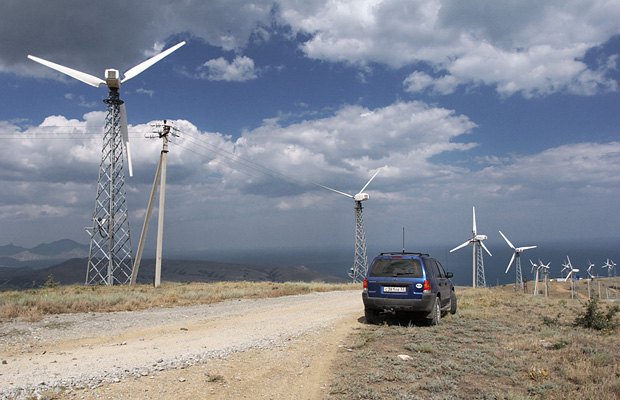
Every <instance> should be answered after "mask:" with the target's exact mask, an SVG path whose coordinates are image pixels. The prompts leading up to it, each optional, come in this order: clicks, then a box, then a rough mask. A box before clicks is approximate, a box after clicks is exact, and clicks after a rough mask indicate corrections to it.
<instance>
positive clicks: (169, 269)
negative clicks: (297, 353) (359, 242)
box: [0, 258, 343, 290]
mask: <svg viewBox="0 0 620 400" xmlns="http://www.w3.org/2000/svg"><path fill="white" fill-rule="evenodd" d="M86 265H87V259H86V258H74V259H70V260H67V261H64V262H62V263H60V264H57V265H53V266H51V267H47V268H40V269H33V268H27V267H21V268H0V290H3V289H5V290H6V289H25V288H33V287H40V286H42V285H43V284H44V283H45V282H46V281H47V280H48V279H49V278H50V277H52V278H53V281H54V282H56V283H58V284H61V285H70V284H83V283H84V281H85V277H86ZM154 274H155V260H153V259H143V260H142V263H141V266H140V270H139V274H138V283H152V282H153V280H154ZM162 279H163V280H165V281H169V282H220V281H251V282H263V281H271V282H293V281H302V282H312V281H322V282H342V281H343V279H342V278H339V277H336V276H331V275H327V274H322V273H319V272H317V271H314V270H312V269H310V268H307V267H304V266H290V267H281V266H252V265H244V264H234V263H222V262H215V261H198V260H165V261H164V262H163V264H162Z"/></svg>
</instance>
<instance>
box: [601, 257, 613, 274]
mask: <svg viewBox="0 0 620 400" xmlns="http://www.w3.org/2000/svg"><path fill="white" fill-rule="evenodd" d="M603 268H607V276H608V277H611V270H612V269H613V270H614V275H615V274H616V263H615V262H613V260H610V259H609V258H608V259H607V261H605V264H604V265H603Z"/></svg>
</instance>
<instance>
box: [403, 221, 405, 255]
mask: <svg viewBox="0 0 620 400" xmlns="http://www.w3.org/2000/svg"><path fill="white" fill-rule="evenodd" d="M403 254H405V227H404V226H403Z"/></svg>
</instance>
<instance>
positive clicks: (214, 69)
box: [199, 56, 257, 82]
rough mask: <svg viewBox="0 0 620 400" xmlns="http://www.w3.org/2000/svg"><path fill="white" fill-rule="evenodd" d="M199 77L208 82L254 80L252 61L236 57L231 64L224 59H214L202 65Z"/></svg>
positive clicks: (254, 72)
mask: <svg viewBox="0 0 620 400" xmlns="http://www.w3.org/2000/svg"><path fill="white" fill-rule="evenodd" d="M199 77H200V78H203V79H208V80H210V81H226V82H244V81H249V80H252V79H256V77H257V76H256V70H255V68H254V60H252V59H251V58H249V57H245V56H237V57H235V59H234V60H233V61H232V62H228V61H227V60H226V59H225V58H224V57H219V58H215V59H212V60H209V61H207V62H206V63H204V65H203V66H202V68H201V69H200V71H199Z"/></svg>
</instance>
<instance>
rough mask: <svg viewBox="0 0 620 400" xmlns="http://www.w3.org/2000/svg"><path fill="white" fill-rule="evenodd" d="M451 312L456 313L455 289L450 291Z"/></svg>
mask: <svg viewBox="0 0 620 400" xmlns="http://www.w3.org/2000/svg"><path fill="white" fill-rule="evenodd" d="M450 314H452V315H454V314H456V293H454V290H453V291H451V292H450Z"/></svg>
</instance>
